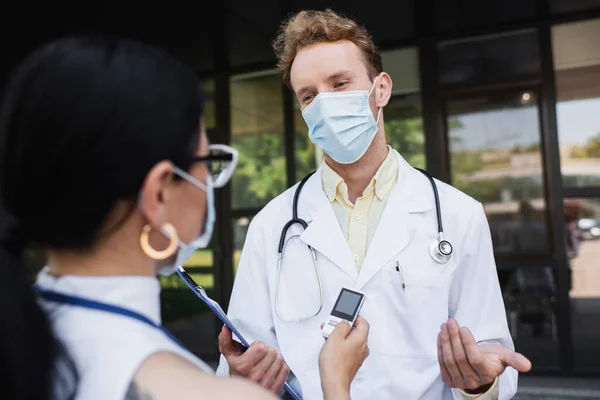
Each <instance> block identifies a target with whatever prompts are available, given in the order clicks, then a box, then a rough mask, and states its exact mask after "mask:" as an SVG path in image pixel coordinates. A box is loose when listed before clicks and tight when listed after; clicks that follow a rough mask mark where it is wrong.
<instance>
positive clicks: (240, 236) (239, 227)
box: [232, 216, 254, 276]
mask: <svg viewBox="0 0 600 400" xmlns="http://www.w3.org/2000/svg"><path fill="white" fill-rule="evenodd" d="M252 218H254V216H251V217H241V218H237V219H234V220H233V254H232V257H233V275H234V276H235V274H236V272H237V267H238V264H239V263H240V257H241V255H242V249H243V248H244V242H245V241H246V234H247V233H248V227H249V226H250V222H252Z"/></svg>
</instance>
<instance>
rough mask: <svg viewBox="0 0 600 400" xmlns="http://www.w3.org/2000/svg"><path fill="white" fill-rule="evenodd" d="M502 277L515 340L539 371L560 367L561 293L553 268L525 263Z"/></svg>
mask: <svg viewBox="0 0 600 400" xmlns="http://www.w3.org/2000/svg"><path fill="white" fill-rule="evenodd" d="M498 276H499V278H500V282H501V284H502V294H503V296H504V302H505V306H506V314H507V319H508V325H509V328H510V333H511V336H512V338H513V340H514V342H515V347H516V348H517V351H521V352H523V353H525V354H526V355H527V357H528V358H529V359H530V360H531V361H532V362H533V364H534V366H535V367H536V368H539V367H556V366H557V364H558V318H557V307H558V291H557V283H556V274H555V273H554V270H553V269H552V267H551V266H549V265H548V266H541V267H540V266H533V265H527V264H526V263H523V264H522V265H519V266H517V267H516V268H515V267H513V268H510V269H504V268H500V269H499V271H498Z"/></svg>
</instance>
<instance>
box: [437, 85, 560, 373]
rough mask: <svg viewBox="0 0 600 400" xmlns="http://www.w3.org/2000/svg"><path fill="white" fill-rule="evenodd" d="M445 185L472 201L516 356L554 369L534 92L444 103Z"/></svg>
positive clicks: (551, 281) (552, 297) (551, 277)
mask: <svg viewBox="0 0 600 400" xmlns="http://www.w3.org/2000/svg"><path fill="white" fill-rule="evenodd" d="M445 107H446V131H447V136H446V140H447V149H448V168H449V169H450V174H449V176H450V179H451V182H450V183H451V184H452V185H453V186H454V187H456V188H457V189H459V190H461V191H463V192H465V193H467V194H468V195H470V196H472V197H474V198H475V199H477V200H478V201H480V202H481V203H482V204H483V206H484V209H485V212H486V215H487V218H488V222H489V225H490V231H491V234H492V240H493V246H494V253H495V256H496V264H497V267H498V276H499V278H500V284H501V286H502V292H503V295H504V300H505V305H506V309H507V318H508V320H509V325H510V329H511V333H512V335H513V339H514V340H515V345H516V346H517V349H519V350H521V351H523V352H524V353H525V354H527V356H529V357H530V358H531V360H532V361H533V363H534V365H536V367H550V368H557V367H558V338H557V326H556V324H557V323H556V320H557V319H556V312H555V310H556V307H557V291H556V280H555V274H554V269H553V265H552V262H551V251H550V250H551V249H550V237H549V230H548V214H547V211H546V201H545V187H544V169H543V168H544V166H543V158H542V146H541V134H540V111H539V105H538V93H537V89H536V88H524V89H508V90H505V89H503V90H491V91H490V90H488V91H477V92H472V93H470V94H468V95H461V96H453V97H448V98H446V103H445Z"/></svg>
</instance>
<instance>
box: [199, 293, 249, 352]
mask: <svg viewBox="0 0 600 400" xmlns="http://www.w3.org/2000/svg"><path fill="white" fill-rule="evenodd" d="M198 294H199V297H200V298H201V299H202V300H204V302H205V303H206V305H207V306H209V307H210V308H211V309H212V310H213V312H214V313H215V314H216V315H217V317H219V319H220V320H221V322H223V323H224V324H225V325H227V327H228V328H229V329H230V330H231V333H232V334H233V340H235V341H236V342H239V343H241V344H242V345H244V346H246V347H250V345H249V344H248V342H247V341H246V339H244V338H242V337H240V336H239V332H238V331H237V329H236V328H235V327H234V326H233V324H232V323H231V321H230V320H229V318H227V314H226V313H225V311H223V308H221V305H220V304H219V303H217V302H216V301H214V300H213V299H211V298H210V297H208V295H207V294H206V292H205V291H204V290H199V291H198Z"/></svg>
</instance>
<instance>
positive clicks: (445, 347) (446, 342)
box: [441, 324, 465, 389]
mask: <svg viewBox="0 0 600 400" xmlns="http://www.w3.org/2000/svg"><path fill="white" fill-rule="evenodd" d="M441 339H442V356H443V359H444V365H446V368H447V369H448V372H449V373H450V376H451V377H452V382H453V383H454V387H457V388H461V389H462V388H464V387H465V382H464V380H463V377H462V374H461V372H460V368H459V367H458V364H457V363H456V359H455V358H454V351H453V349H452V343H451V341H450V332H449V330H448V324H442V333H441Z"/></svg>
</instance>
